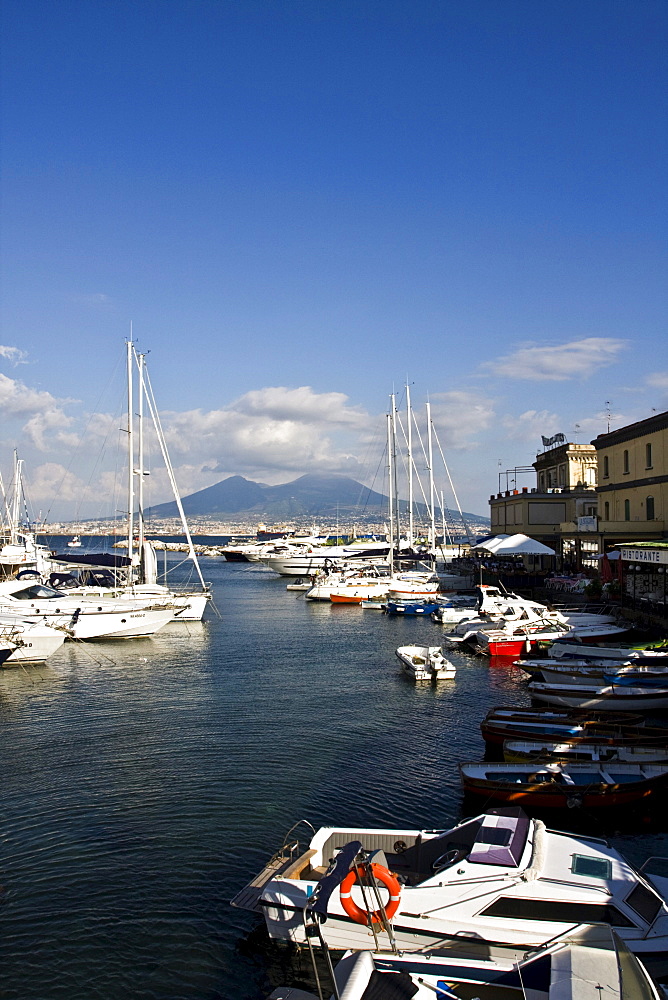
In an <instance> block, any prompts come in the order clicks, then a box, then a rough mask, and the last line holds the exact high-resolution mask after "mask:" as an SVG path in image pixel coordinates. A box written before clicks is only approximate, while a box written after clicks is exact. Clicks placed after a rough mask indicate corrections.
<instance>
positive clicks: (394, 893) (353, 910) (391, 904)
mask: <svg viewBox="0 0 668 1000" xmlns="http://www.w3.org/2000/svg"><path fill="white" fill-rule="evenodd" d="M367 867H370V868H371V874H372V875H373V877H374V878H375V879H377V880H378V881H379V882H381V883H382V884H383V885H384V886H385V888H386V889H387V891H388V892H389V894H390V898H389V900H388V903H387V906H386V907H385V916H386V917H387V919H388V920H391V919H392V917H393V916H394V914H395V913H396V912H397V910H398V909H399V900H400V898H401V885H400V884H399V881H398V880H397V878H396V877H395V876H394V875H393V874H392V872H390V871H388V870H387V868H385V867H384V866H383V865H378V864H375V863H374V862H373V861H372V862H371V865H370V866H366V865H358V866H357V868H353V870H352V871H351V872H348V874H347V875H346V877H345V878H344V880H343V882H342V883H341V888H340V890H339V892H340V899H341V905H342V907H343V909H344V910H345V911H346V913H347V914H348V916H349V917H350V919H351V920H354V921H355V923H356V924H365V925H368V924H369V923H372V924H380V923H382V917H381V914H380V911H379V910H363V909H362V907H361V906H358V905H357V903H356V902H355V901H354V899H353V898H352V895H351V893H352V888H353V886H354V885H355V882H357V880H358V879H359V880H360V881H361V879H362V876H363V875H364V874H365V873H366V871H367Z"/></svg>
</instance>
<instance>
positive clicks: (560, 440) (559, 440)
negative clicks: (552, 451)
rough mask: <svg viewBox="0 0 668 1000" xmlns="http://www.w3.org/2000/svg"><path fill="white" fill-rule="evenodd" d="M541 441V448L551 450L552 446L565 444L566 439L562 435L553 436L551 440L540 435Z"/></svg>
mask: <svg viewBox="0 0 668 1000" xmlns="http://www.w3.org/2000/svg"><path fill="white" fill-rule="evenodd" d="M541 438H542V439H543V448H551V447H552V445H553V444H565V442H566V438H565V437H564V435H563V434H553V435H552V437H551V438H546V437H545V435H543V434H541Z"/></svg>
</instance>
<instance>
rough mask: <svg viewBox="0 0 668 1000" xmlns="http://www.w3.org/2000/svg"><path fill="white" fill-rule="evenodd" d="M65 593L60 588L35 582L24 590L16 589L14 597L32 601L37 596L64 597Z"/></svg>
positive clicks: (19, 599)
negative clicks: (55, 588) (56, 588)
mask: <svg viewBox="0 0 668 1000" xmlns="http://www.w3.org/2000/svg"><path fill="white" fill-rule="evenodd" d="M64 596H65V595H64V594H63V593H62V592H61V591H60V590H54V589H53V587H45V586H44V584H43V583H33V584H31V586H30V587H24V588H23V589H22V590H15V591H14V593H13V594H12V597H15V598H16V599H17V600H18V601H30V600H33V599H34V598H35V597H64Z"/></svg>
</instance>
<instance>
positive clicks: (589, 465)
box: [489, 434, 599, 571]
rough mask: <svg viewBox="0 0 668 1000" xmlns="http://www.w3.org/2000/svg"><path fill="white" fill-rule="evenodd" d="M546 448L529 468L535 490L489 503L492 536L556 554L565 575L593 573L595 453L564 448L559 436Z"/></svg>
mask: <svg viewBox="0 0 668 1000" xmlns="http://www.w3.org/2000/svg"><path fill="white" fill-rule="evenodd" d="M562 442H563V443H562ZM544 444H545V445H546V450H545V451H543V452H540V453H539V454H538V455H536V461H535V462H534V463H533V469H534V470H535V472H536V486H535V487H532V488H529V487H526V486H525V487H523V488H522V489H519V490H518V489H513V490H505V491H502V492H500V493H497V495H496V496H491V497H490V500H489V505H490V519H491V531H492V534H493V535H498V534H508V535H512V534H516V533H518V532H522V533H523V534H525V535H529V536H530V537H531V538H535V539H537V540H538V541H540V542H543V543H544V544H545V545H549V546H550V548H552V549H554V551H555V554H556V555H557V557H558V565H559V567H560V568H561V569H564V570H573V571H575V570H580V569H582V568H583V566H585V567H589V568H592V569H593V568H596V567H597V566H598V563H597V561H596V559H595V556H596V555H597V553H598V551H599V541H598V535H597V529H598V522H597V517H596V513H597V502H598V501H597V496H596V449H595V448H594V446H593V445H591V444H575V443H573V442H565V441H563V435H561V434H560V435H556V436H555V438H551V439H549V440H547V441H545V440H544ZM555 445H556V446H555ZM511 471H515V470H511ZM521 471H523V472H524V471H529V468H527V469H524V468H523V469H522V470H521ZM552 568H553V567H552Z"/></svg>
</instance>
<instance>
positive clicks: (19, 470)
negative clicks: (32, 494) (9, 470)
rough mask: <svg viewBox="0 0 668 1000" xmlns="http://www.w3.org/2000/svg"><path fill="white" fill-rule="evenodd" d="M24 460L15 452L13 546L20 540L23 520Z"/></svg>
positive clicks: (11, 525)
mask: <svg viewBox="0 0 668 1000" xmlns="http://www.w3.org/2000/svg"><path fill="white" fill-rule="evenodd" d="M22 479H23V459H22V458H19V454H18V452H17V451H15V452H14V496H13V498H12V516H11V524H10V529H11V536H10V540H11V543H12V545H16V544H17V543H18V540H19V521H20V519H21V494H22V492H23V482H22Z"/></svg>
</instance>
